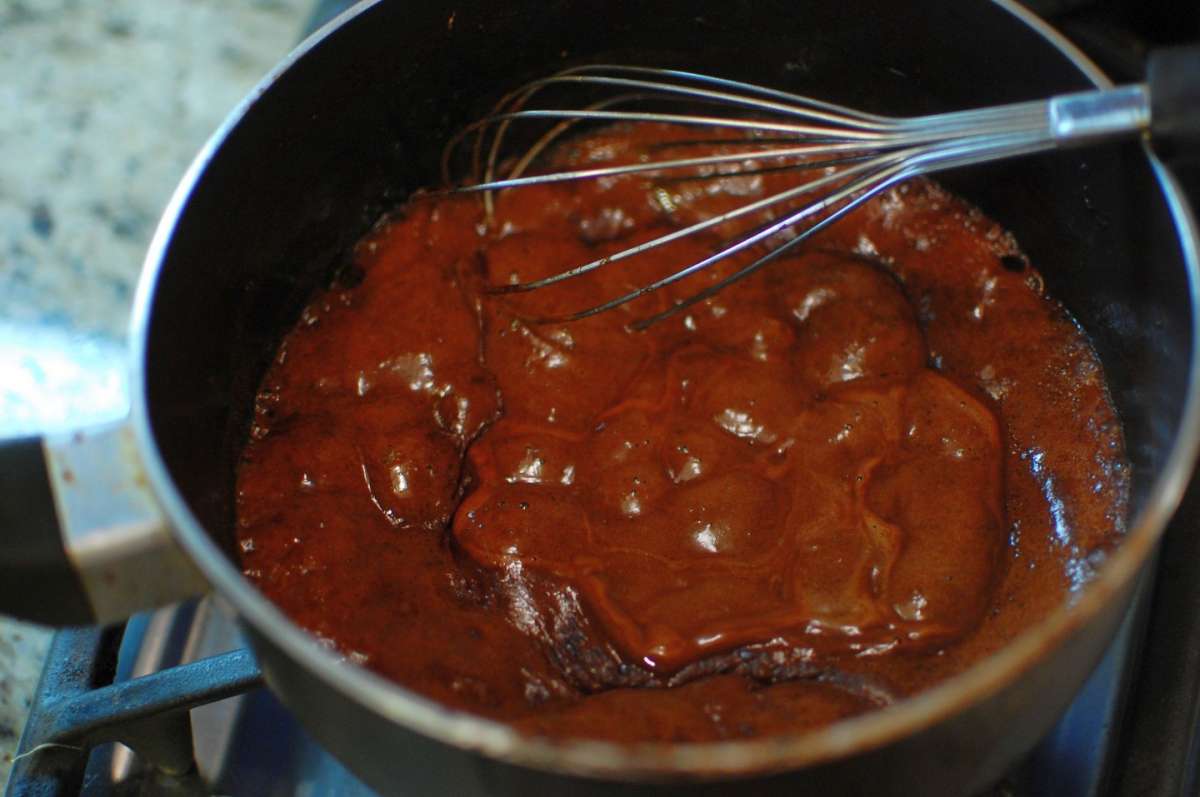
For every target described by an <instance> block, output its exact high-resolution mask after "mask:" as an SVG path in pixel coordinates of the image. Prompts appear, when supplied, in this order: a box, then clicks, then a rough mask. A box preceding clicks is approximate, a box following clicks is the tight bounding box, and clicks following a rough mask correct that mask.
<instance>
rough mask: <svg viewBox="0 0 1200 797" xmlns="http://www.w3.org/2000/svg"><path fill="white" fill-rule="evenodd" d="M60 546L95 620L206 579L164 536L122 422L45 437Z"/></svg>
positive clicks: (183, 594) (186, 590)
mask: <svg viewBox="0 0 1200 797" xmlns="http://www.w3.org/2000/svg"><path fill="white" fill-rule="evenodd" d="M45 451H46V461H47V463H48V467H49V468H50V482H51V484H52V485H53V488H54V498H55V503H56V505H57V507H58V518H59V525H60V527H61V529H62V534H63V546H64V548H65V549H66V551H67V556H68V557H70V559H71V560H72V562H73V563H74V565H75V569H76V571H77V572H78V573H79V577H80V580H81V581H82V582H83V586H84V590H85V591H86V592H87V595H88V600H89V601H90V602H91V604H92V609H93V610H94V612H95V616H96V618H97V620H98V621H99V622H101V623H106V622H111V621H113V620H123V619H125V618H126V617H128V616H129V615H130V614H132V613H133V612H135V611H137V610H139V609H143V608H146V607H150V606H162V605H164V604H167V603H171V602H173V601H177V600H180V599H183V598H188V597H192V596H194V595H199V594H202V593H204V592H206V591H207V590H208V585H207V583H206V582H205V581H204V579H203V578H202V577H201V576H200V574H199V571H197V570H196V568H195V566H194V565H193V564H192V563H191V560H189V559H188V558H187V556H185V555H184V553H183V552H182V551H181V550H180V549H179V546H178V545H177V544H176V543H175V539H174V538H173V537H172V536H171V532H170V530H169V529H168V527H167V524H166V520H165V518H164V517H163V514H162V511H161V510H160V509H159V507H158V503H157V501H156V500H155V498H154V496H153V494H152V493H151V491H150V486H149V484H148V482H147V480H146V477H145V474H144V473H143V472H142V465H141V459H140V457H139V455H138V452H137V444H136V441H135V440H134V436H133V432H132V430H131V429H130V427H129V426H128V425H126V424H124V423H119V424H115V425H114V424H110V425H108V426H107V427H102V428H95V429H89V430H87V431H76V432H72V433H65V432H60V433H55V434H51V435H47V437H46V439H45Z"/></svg>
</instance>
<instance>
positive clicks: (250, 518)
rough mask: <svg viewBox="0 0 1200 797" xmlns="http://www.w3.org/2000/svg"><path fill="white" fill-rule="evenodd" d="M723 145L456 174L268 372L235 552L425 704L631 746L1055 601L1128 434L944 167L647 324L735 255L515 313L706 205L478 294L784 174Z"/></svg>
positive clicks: (1080, 349) (1059, 320) (887, 677)
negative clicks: (519, 173) (523, 174)
mask: <svg viewBox="0 0 1200 797" xmlns="http://www.w3.org/2000/svg"><path fill="white" fill-rule="evenodd" d="M672 135H675V134H673V133H671V132H669V131H666V130H663V129H661V128H657V127H652V126H642V127H634V128H613V129H610V130H606V131H601V132H599V133H595V134H592V135H591V136H589V137H588V138H584V139H579V140H576V141H573V142H571V143H570V144H568V145H567V146H565V147H563V148H562V149H561V150H560V151H559V152H558V153H557V154H556V156H555V157H557V158H559V159H561V160H564V161H566V162H569V163H571V164H574V165H578V164H588V163H608V162H621V161H624V160H631V159H634V158H637V157H639V156H641V155H642V154H645V153H649V152H655V153H656V154H658V153H661V151H662V150H663V149H664V143H665V142H669V141H671V140H672V139H671V136H672ZM676 146H678V147H680V148H682V147H683V145H682V144H677V145H676ZM736 146H738V145H737V144H736V143H725V144H721V143H710V144H705V145H704V147H716V148H720V147H725V148H731V147H736ZM665 148H666V149H667V150H670V149H673V148H674V147H672V146H666V147H665ZM687 148H688V151H689V152H695V151H696V150H697V148H696V146H694V145H691V146H688V147H687ZM743 166H744V167H745V168H746V169H747V171H744V172H735V173H730V174H725V175H723V176H720V178H719V179H709V180H683V181H677V180H667V179H663V178H655V177H650V178H647V177H645V176H631V177H626V178H620V179H613V180H608V181H600V182H591V183H578V184H560V185H554V186H543V187H537V188H529V189H524V190H521V191H514V192H509V193H506V194H504V195H502V196H500V197H498V200H497V206H496V211H495V215H494V217H493V218H492V219H491V223H490V224H488V223H486V220H485V219H484V217H483V214H482V211H481V208H480V205H479V204H478V202H477V201H476V200H475V199H474V198H451V199H437V200H430V199H425V200H418V201H414V202H412V203H410V204H409V205H408V206H407V207H406V208H405V209H403V210H402V211H401V212H400V213H399V214H397V215H396V216H394V217H393V218H391V219H389V220H386V221H385V222H383V223H381V225H380V226H379V227H378V228H377V229H376V231H375V232H374V233H372V234H371V235H370V236H368V237H367V238H366V239H365V240H364V241H362V242H361V243H360V245H359V246H358V248H357V250H356V256H355V266H356V268H355V270H354V272H353V273H352V274H351V275H350V277H349V278H347V279H344V280H343V283H345V284H338V285H335V286H333V287H331V288H330V289H329V290H328V291H326V292H324V293H322V294H321V295H319V296H317V297H315V298H314V300H313V302H312V303H311V304H310V305H309V307H308V308H307V309H306V311H305V313H304V314H303V317H302V318H301V320H300V322H299V324H298V325H297V326H296V328H295V329H294V330H293V331H292V332H291V333H290V334H289V335H288V336H287V338H286V339H285V340H284V341H283V343H282V345H281V347H280V350H279V354H278V357H277V358H276V361H275V363H274V365H273V366H272V368H271V369H270V371H269V373H268V374H267V376H266V378H265V380H264V383H263V386H262V390H261V392H260V395H259V398H258V404H257V408H256V424H255V426H254V428H253V430H252V433H251V437H250V440H249V441H248V442H247V445H246V447H245V450H244V454H243V462H242V465H241V468H240V471H239V481H238V488H239V496H238V517H239V538H240V541H241V550H242V559H243V564H244V567H245V570H246V573H247V575H248V576H249V577H251V578H252V579H254V580H255V581H256V582H257V583H258V585H259V586H260V587H261V588H262V589H263V590H264V591H265V592H266V593H267V595H268V596H270V597H271V598H272V599H273V600H275V601H276V602H277V603H279V605H280V606H281V607H283V609H284V610H285V611H286V612H287V613H288V614H289V615H290V616H292V617H293V618H294V619H296V621H297V622H299V623H300V624H301V625H303V626H304V627H306V628H308V629H310V630H311V631H313V632H314V633H315V634H317V635H319V636H321V637H322V638H325V639H328V640H329V642H330V644H332V645H335V646H336V647H337V648H338V649H340V650H342V651H343V652H344V653H345V654H346V655H347V657H348V658H350V659H351V660H353V661H356V662H359V663H362V664H364V665H365V666H368V667H371V668H373V669H375V670H377V671H378V672H380V673H382V674H384V675H386V676H388V677H391V678H394V679H395V680H397V681H399V682H400V683H402V684H404V685H406V686H408V687H410V688H412V689H415V690H417V691H419V692H421V693H424V694H426V695H429V696H430V697H432V698H433V699H435V700H438V701H440V702H443V703H446V704H448V705H451V706H454V707H456V708H461V709H463V710H467V711H471V712H475V713H479V714H483V715H486V716H490V717H495V718H498V719H501V720H504V721H508V722H511V723H514V724H515V725H517V726H518V727H522V728H524V729H527V730H529V731H531V732H537V733H546V734H551V735H555V736H582V737H600V738H612V739H621V740H642V739H662V740H704V739H720V738H734V737H740V736H754V735H763V734H769V733H784V732H789V731H796V730H800V729H803V728H806V727H812V726H815V725H820V724H823V723H828V722H830V721H833V720H836V719H838V718H841V717H844V716H849V715H852V714H855V713H859V712H861V711H865V710H869V709H871V708H873V707H878V706H882V705H886V704H888V703H890V702H892V701H894V700H896V699H899V698H901V697H903V696H904V695H907V694H911V693H913V692H916V691H919V690H920V689H922V688H924V687H926V686H928V685H930V684H932V683H935V682H937V681H938V680H941V679H944V678H945V677H948V676H949V675H952V674H953V673H955V672H957V671H960V670H961V669H963V668H964V667H966V666H967V665H969V664H970V663H971V662H972V661H974V660H976V659H978V658H979V657H981V656H984V655H987V654H988V653H989V652H991V651H993V650H995V649H996V648H997V647H999V646H1001V645H1003V644H1004V642H1005V641H1006V640H1008V639H1010V638H1011V637H1012V636H1013V635H1015V634H1016V633H1019V631H1020V630H1021V629H1022V628H1024V627H1025V626H1027V625H1028V624H1030V623H1032V622H1034V621H1036V620H1037V619H1038V618H1040V617H1041V616H1043V615H1044V614H1045V613H1046V612H1047V611H1048V610H1049V609H1051V608H1053V607H1054V606H1055V605H1057V604H1058V603H1060V602H1061V601H1062V600H1063V599H1064V598H1065V597H1066V596H1067V595H1068V593H1069V591H1070V590H1071V589H1074V588H1076V587H1078V586H1079V585H1080V584H1082V583H1083V582H1084V581H1085V580H1086V579H1087V578H1088V575H1089V573H1090V572H1091V570H1092V569H1093V568H1094V567H1095V566H1096V565H1097V563H1098V562H1099V561H1100V560H1101V559H1102V558H1103V556H1104V554H1105V552H1106V551H1107V550H1108V549H1109V548H1111V546H1112V545H1114V544H1116V542H1117V541H1118V540H1119V536H1120V534H1121V532H1122V531H1123V523H1124V516H1125V504H1126V500H1127V493H1128V473H1127V470H1128V466H1127V464H1126V462H1125V458H1124V449H1123V441H1122V435H1121V429H1120V425H1119V422H1118V420H1117V418H1116V415H1115V412H1114V410H1113V408H1112V406H1111V403H1110V401H1109V398H1108V394H1107V391H1106V388H1105V384H1104V379H1103V373H1102V371H1101V369H1100V365H1099V361H1098V359H1097V358H1096V356H1095V354H1094V352H1093V351H1092V350H1091V348H1090V346H1089V344H1088V342H1087V339H1086V337H1085V335H1084V334H1083V332H1082V331H1081V330H1080V329H1079V328H1078V327H1077V325H1076V324H1075V323H1074V322H1073V321H1072V319H1071V318H1070V317H1069V315H1068V314H1067V313H1066V312H1065V311H1064V310H1063V309H1062V308H1061V307H1060V306H1059V305H1058V304H1057V303H1055V302H1054V301H1053V300H1051V299H1048V298H1047V297H1045V296H1043V294H1042V283H1041V278H1040V277H1039V275H1038V274H1037V272H1036V271H1035V270H1034V269H1033V267H1032V266H1030V265H1029V264H1028V263H1027V262H1026V261H1025V259H1024V257H1023V256H1022V255H1021V253H1020V251H1019V250H1018V248H1017V246H1016V243H1015V242H1014V241H1013V240H1012V238H1011V237H1010V236H1009V235H1008V234H1007V233H1005V232H1004V231H1003V230H1001V229H1000V228H999V227H998V226H997V225H995V224H994V223H993V222H991V221H989V220H988V219H986V218H985V217H983V216H982V215H981V214H980V213H979V212H978V211H976V210H974V209H973V208H971V207H970V206H968V205H967V204H965V203H964V202H963V201H961V200H959V199H957V198H955V197H953V196H950V195H948V194H947V193H946V192H944V191H943V190H942V189H940V188H939V187H937V186H936V185H934V184H932V183H929V182H923V181H922V182H913V183H910V184H907V185H904V186H901V187H900V188H898V189H895V190H893V191H891V192H889V193H887V194H885V195H883V196H881V197H879V198H877V199H876V200H873V201H872V202H871V203H870V204H869V205H868V206H867V207H865V208H863V209H862V210H860V211H857V212H855V213H854V214H852V215H851V216H849V217H848V218H846V219H844V220H842V221H840V222H839V223H837V224H835V225H833V226H832V227H831V228H829V229H828V230H827V231H825V232H823V233H821V234H820V235H818V236H817V237H815V238H813V239H812V240H811V241H809V242H806V243H805V244H803V245H802V246H801V248H800V249H799V250H798V253H797V254H796V255H794V256H788V257H785V258H782V259H780V260H779V261H778V262H776V263H775V264H773V265H772V266H770V267H769V268H767V269H765V270H763V271H761V272H759V273H758V274H756V275H755V276H753V277H751V278H749V279H747V280H745V281H743V282H741V283H738V284H737V285H735V286H733V287H731V288H729V289H728V290H726V291H723V292H722V293H720V294H718V295H717V296H716V297H714V298H712V299H710V300H708V301H706V302H704V303H702V304H700V305H697V306H695V307H694V308H691V310H690V311H689V312H687V313H683V314H680V315H679V316H677V317H675V318H673V319H670V320H668V321H666V322H664V323H662V324H660V325H658V326H655V327H653V328H651V329H650V330H649V331H647V332H643V333H637V332H631V331H629V330H628V329H627V324H628V323H629V322H630V321H631V320H633V319H634V318H638V317H642V316H645V315H647V314H648V313H653V312H655V311H657V310H661V309H664V308H665V307H667V306H669V302H671V301H672V300H673V299H675V298H681V297H683V296H686V295H688V294H690V293H692V292H694V291H695V290H697V289H699V288H700V287H703V286H704V285H706V284H710V283H711V282H712V281H715V280H717V279H719V278H720V277H721V276H724V275H726V274H728V273H730V271H731V270H732V269H734V268H735V267H736V266H737V265H744V264H745V263H746V262H748V260H749V258H750V257H752V256H753V253H749V252H748V253H745V256H743V257H741V259H740V260H737V262H735V263H728V262H727V263H722V264H720V265H718V266H717V267H715V268H713V269H711V270H709V271H708V272H705V273H704V274H702V275H699V276H696V277H694V278H690V279H688V280H685V281H683V282H682V283H679V284H677V285H675V286H671V288H669V289H667V290H666V291H663V292H659V293H657V294H654V295H651V296H649V297H645V298H643V299H639V300H638V301H636V302H634V303H632V304H631V305H628V306H626V307H624V308H621V309H618V310H616V311H613V312H610V313H605V314H601V315H599V316H596V317H593V318H590V319H587V320H584V321H580V322H575V323H570V324H539V323H534V322H532V321H530V320H528V319H529V318H530V317H531V316H536V315H544V314H548V313H549V314H553V313H561V312H568V311H573V310H578V309H581V308H583V307H586V306H589V305H592V304H595V303H597V302H598V301H599V300H601V299H604V298H608V297H610V296H614V295H618V294H620V293H623V292H624V291H626V290H629V289H631V288H633V287H635V286H637V285H640V284H642V283H645V282H647V281H648V280H650V279H653V278H656V277H658V276H662V275H663V274H666V273H668V272H670V271H673V270H675V269H676V268H678V267H679V266H680V265H681V264H683V263H687V262H691V261H695V260H699V259H701V258H703V257H705V256H707V255H708V254H709V253H710V252H711V251H712V249H713V248H714V246H715V245H716V244H718V243H719V242H720V241H721V240H724V239H725V238H727V237H728V236H729V235H730V234H731V233H732V232H733V230H732V228H729V227H728V225H724V226H723V227H718V228H716V229H714V230H712V231H710V233H709V234H707V235H706V236H701V237H693V238H688V239H686V240H683V241H680V242H678V243H676V244H673V245H671V246H669V247H665V248H663V249H660V250H655V251H654V252H653V253H650V254H647V255H644V256H642V257H639V258H636V259H634V260H630V261H625V262H622V263H616V264H612V265H610V266H609V267H607V268H604V269H600V270H599V271H598V272H596V273H594V274H592V275H589V276H587V277H584V278H581V279H579V280H575V281H570V282H567V283H563V284H561V285H559V286H555V287H552V288H548V289H546V290H544V291H539V292H536V293H531V294H520V295H502V296H501V295H492V294H488V293H486V292H485V291H484V286H485V285H488V284H502V283H508V282H514V281H526V280H529V279H533V278H538V277H542V276H546V275H548V274H551V273H554V272H557V271H561V270H563V269H565V268H569V267H571V266H575V265H578V264H580V263H583V262H587V261H590V260H593V259H595V258H597V257H599V256H602V255H605V254H609V253H612V252H614V251H617V250H619V249H623V248H625V247H627V246H629V245H631V244H632V243H636V242H638V241H640V240H647V239H649V238H652V237H656V236H658V235H661V234H663V233H664V232H668V231H670V230H673V229H677V228H678V227H679V226H681V225H683V224H686V223H689V222H690V221H693V220H695V219H697V218H703V217H705V216H706V215H709V214H712V213H714V212H717V211H719V210H723V209H726V208H729V207H732V206H734V205H737V204H742V203H745V202H746V201H748V200H751V199H754V198H757V197H759V196H761V195H765V194H767V193H771V192H773V191H775V190H780V189H781V187H782V186H784V185H787V184H791V183H793V182H794V181H795V180H796V179H797V178H796V174H795V173H794V172H768V173H761V174H760V173H754V172H753V167H754V166H755V164H744V165H743ZM350 283H355V284H353V285H351V284H350Z"/></svg>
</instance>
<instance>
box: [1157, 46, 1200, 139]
mask: <svg viewBox="0 0 1200 797" xmlns="http://www.w3.org/2000/svg"><path fill="white" fill-rule="evenodd" d="M1146 82H1147V83H1148V84H1149V86H1150V134H1151V136H1152V138H1153V141H1154V145H1155V149H1157V150H1159V151H1161V152H1162V153H1163V154H1164V155H1166V156H1168V157H1171V156H1179V155H1187V156H1191V157H1200V45H1186V46H1183V47H1169V48H1166V49H1162V50H1156V51H1154V52H1152V53H1151V54H1150V59H1149V61H1148V62H1147V65H1146Z"/></svg>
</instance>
